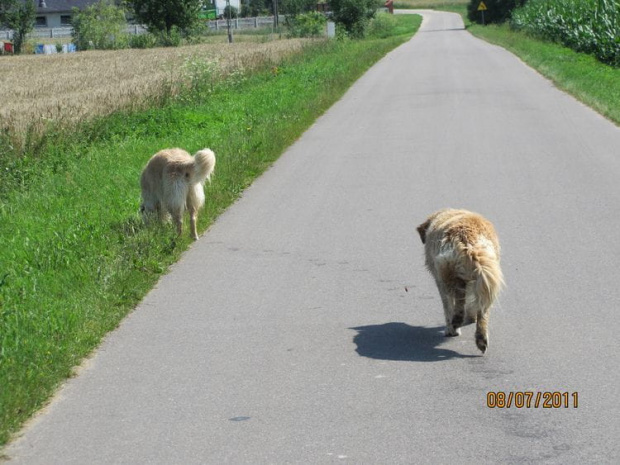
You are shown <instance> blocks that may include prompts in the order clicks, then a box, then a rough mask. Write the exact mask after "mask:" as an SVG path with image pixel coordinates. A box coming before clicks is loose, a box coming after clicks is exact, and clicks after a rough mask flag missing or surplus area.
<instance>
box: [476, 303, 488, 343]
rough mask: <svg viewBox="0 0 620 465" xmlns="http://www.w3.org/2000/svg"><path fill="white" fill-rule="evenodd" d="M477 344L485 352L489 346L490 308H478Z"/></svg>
mask: <svg viewBox="0 0 620 465" xmlns="http://www.w3.org/2000/svg"><path fill="white" fill-rule="evenodd" d="M476 346H478V349H480V351H481V352H482V353H483V354H484V353H485V352H486V351H487V348H488V347H489V309H488V308H486V309H480V310H478V319H477V321H476Z"/></svg>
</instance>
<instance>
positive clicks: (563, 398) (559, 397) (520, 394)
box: [487, 391, 579, 409]
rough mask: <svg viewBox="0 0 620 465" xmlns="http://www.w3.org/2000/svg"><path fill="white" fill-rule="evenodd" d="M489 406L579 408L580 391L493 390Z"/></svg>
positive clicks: (488, 399) (489, 394)
mask: <svg viewBox="0 0 620 465" xmlns="http://www.w3.org/2000/svg"><path fill="white" fill-rule="evenodd" d="M487 407H489V408H554V409H559V408H578V407H579V393H578V392H561V391H545V392H542V391H538V392H535V391H508V392H503V391H491V392H489V393H487Z"/></svg>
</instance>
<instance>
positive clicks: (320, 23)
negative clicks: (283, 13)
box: [287, 11, 327, 37]
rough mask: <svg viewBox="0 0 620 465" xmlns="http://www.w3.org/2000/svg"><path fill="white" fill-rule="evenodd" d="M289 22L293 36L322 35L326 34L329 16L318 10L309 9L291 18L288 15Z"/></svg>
mask: <svg viewBox="0 0 620 465" xmlns="http://www.w3.org/2000/svg"><path fill="white" fill-rule="evenodd" d="M287 22H288V25H289V35H290V36H292V37H320V36H323V35H325V24H326V23H327V18H325V16H324V15H323V14H321V13H319V12H318V11H309V12H308V13H302V14H299V15H297V16H294V17H290V18H289V17H288V16H287Z"/></svg>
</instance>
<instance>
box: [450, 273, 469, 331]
mask: <svg viewBox="0 0 620 465" xmlns="http://www.w3.org/2000/svg"><path fill="white" fill-rule="evenodd" d="M452 284H453V285H454V288H453V293H454V310H453V312H452V320H451V322H450V323H451V325H452V328H453V329H454V331H457V330H458V329H459V328H460V327H461V326H463V322H464V320H465V296H466V292H467V283H466V282H465V281H463V280H462V279H458V278H457V279H455V280H454V282H453V283H452Z"/></svg>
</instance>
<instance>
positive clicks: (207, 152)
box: [194, 149, 215, 183]
mask: <svg viewBox="0 0 620 465" xmlns="http://www.w3.org/2000/svg"><path fill="white" fill-rule="evenodd" d="M194 163H195V164H194V178H195V180H196V181H197V182H201V183H204V182H205V181H206V180H207V179H208V180H211V174H213V170H214V169H215V154H214V153H213V150H211V149H202V150H199V151H198V152H196V153H195V154H194Z"/></svg>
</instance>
